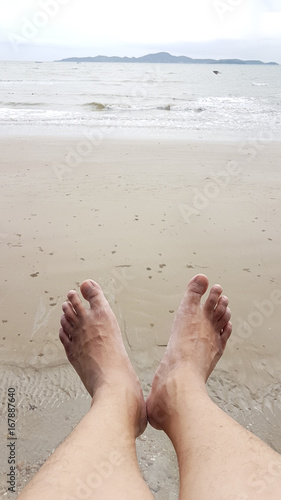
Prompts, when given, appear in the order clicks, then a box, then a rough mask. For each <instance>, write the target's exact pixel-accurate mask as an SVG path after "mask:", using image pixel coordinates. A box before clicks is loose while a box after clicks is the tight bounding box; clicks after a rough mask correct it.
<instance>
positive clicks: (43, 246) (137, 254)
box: [0, 138, 281, 500]
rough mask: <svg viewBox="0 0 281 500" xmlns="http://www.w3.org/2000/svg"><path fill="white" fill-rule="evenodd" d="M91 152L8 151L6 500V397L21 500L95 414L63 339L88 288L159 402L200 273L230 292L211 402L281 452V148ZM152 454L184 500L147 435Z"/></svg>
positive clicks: (151, 461) (145, 147)
mask: <svg viewBox="0 0 281 500" xmlns="http://www.w3.org/2000/svg"><path fill="white" fill-rule="evenodd" d="M81 140H82V139H81V138H77V139H75V138H71V139H68V138H63V139H60V140H58V139H56V138H17V139H14V140H11V139H7V140H5V139H4V138H3V139H1V178H2V179H1V187H0V189H1V198H0V199H1V213H2V218H1V219H2V222H1V224H2V225H1V228H0V245H1V278H2V279H1V318H0V320H1V334H0V347H1V351H0V356H1V368H0V371H1V373H0V375H1V388H0V389H1V400H0V404H1V405H2V406H1V415H2V416H3V417H2V419H1V436H2V439H3V444H4V446H3V450H4V452H3V453H2V457H1V471H2V473H1V484H0V493H1V494H4V493H5V491H6V490H7V483H6V477H7V476H6V474H7V472H8V465H7V458H8V452H7V453H6V452H5V449H6V446H5V445H6V437H7V390H8V387H14V388H15V390H16V401H17V402H16V404H17V417H18V420H17V423H16V432H17V437H18V440H17V470H18V472H19V473H18V478H17V482H18V491H19V490H20V489H21V488H22V487H23V485H24V484H25V483H26V481H27V480H28V479H29V478H30V477H31V476H32V475H33V473H34V472H35V471H36V470H37V469H38V467H39V465H40V464H41V463H42V462H43V461H44V460H45V458H46V457H47V456H48V455H49V453H50V452H51V451H52V450H53V449H54V448H55V447H57V445H58V444H59V443H60V442H61V441H62V440H63V438H64V437H65V436H66V435H67V434H68V433H69V432H70V431H71V429H72V428H73V427H74V426H75V425H76V424H77V422H78V421H79V420H80V419H81V418H82V416H83V415H84V413H85V412H86V411H87V409H88V407H89V403H90V401H89V398H88V397H87V395H86V392H85V390H84V388H83V387H82V386H81V384H80V382H79V379H78V377H77V376H76V374H75V372H74V370H73V369H72V367H71V366H69V364H68V362H67V361H66V358H65V355H64V351H63V348H62V346H61V345H60V342H59V340H58V325H59V319H60V316H61V304H62V302H63V301H64V300H65V296H66V293H67V291H68V290H69V289H70V288H76V289H78V285H79V283H81V282H82V281H83V280H84V279H85V278H88V277H92V278H93V279H95V280H96V281H99V282H100V284H101V285H102V286H103V288H104V291H105V293H106V295H107V297H108V299H109V300H110V303H111V305H112V307H113V309H114V311H115V313H116V315H117V317H118V320H119V322H120V325H121V327H122V329H123V333H124V341H125V343H126V346H127V348H128V351H129V354H130V357H131V359H132V362H133V364H134V366H135V368H136V370H137V371H138V373H139V376H140V378H141V381H142V384H143V389H144V392H145V394H147V393H148V391H149V386H150V383H151V379H152V376H153V373H154V371H155V368H156V366H157V364H158V362H159V359H160V358H161V356H162V353H163V350H164V346H165V344H166V343H167V339H168V336H169V330H170V326H171V322H172V319H173V314H174V311H175V310H176V308H177V306H178V303H179V301H180V299H181V296H182V294H183V292H184V289H185V287H186V283H187V282H188V280H189V279H190V278H191V277H192V276H193V275H194V274H196V273H198V272H203V273H205V274H207V275H208V276H209V278H210V281H211V283H214V282H218V281H219V282H220V283H221V284H222V286H223V288H224V291H225V293H227V294H228V295H229V297H230V301H231V307H232V313H233V325H234V333H233V336H232V339H231V340H230V342H229V345H228V348H227V351H226V353H225V355H224V358H223V359H222V360H221V361H220V363H219V365H218V367H217V368H216V370H215V372H214V374H213V375H212V377H211V379H210V382H209V390H210V394H211V396H212V398H213V399H214V400H215V401H216V402H217V403H218V404H219V405H220V406H221V407H222V408H223V409H225V410H226V411H227V412H229V413H230V414H231V415H232V416H233V417H234V418H235V419H236V420H238V421H239V422H240V423H242V424H243V425H245V426H246V427H247V428H248V429H250V430H252V431H253V432H254V433H256V434H257V435H259V436H260V437H261V438H262V439H264V440H265V441H266V442H267V443H269V444H270V445H271V446H273V447H274V448H275V449H276V450H277V451H279V452H281V420H280V416H281V397H280V391H279V385H280V380H281V369H280V347H281V336H280V333H281V332H280V318H281V274H280V273H281V266H280V248H281V231H280V226H281V222H280V221H281V218H280V187H281V177H280V158H281V144H280V143H271V142H268V143H261V142H259V143H254V144H250V143H249V144H238V143H221V144H220V143H203V142H193V143H188V142H184V141H179V142H175V141H170V142H169V141H165V142H164V141H161V140H159V141H154V142H153V141H145V142H144V141H142V140H135V141H132V140H130V141H124V140H123V141H121V140H115V141H113V140H111V141H109V140H107V141H106V140H104V141H102V142H101V143H100V144H96V145H91V146H89V144H88V143H85V140H84V145H83V144H82V143H81ZM87 148H88V149H87ZM73 154H75V157H74V156H73ZM70 155H71V156H70ZM138 454H139V459H140V465H141V470H142V472H143V474H144V477H145V479H146V480H147V482H148V484H149V486H150V487H151V489H152V491H153V493H154V494H155V498H157V499H161V500H172V499H175V498H177V488H178V484H177V483H178V480H177V465H176V459H175V454H174V452H173V449H172V447H171V445H170V443H169V441H168V440H167V439H166V437H165V436H164V434H163V433H160V432H157V431H154V430H153V429H151V428H148V429H147V430H146V432H145V434H144V436H142V437H141V438H140V439H139V440H138ZM6 455H7V456H6ZM8 497H9V495H7V498H8ZM5 498H6V497H5Z"/></svg>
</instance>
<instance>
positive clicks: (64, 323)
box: [60, 315, 74, 335]
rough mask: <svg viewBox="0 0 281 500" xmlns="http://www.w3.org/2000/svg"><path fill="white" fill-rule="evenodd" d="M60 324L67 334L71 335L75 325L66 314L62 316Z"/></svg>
mask: <svg viewBox="0 0 281 500" xmlns="http://www.w3.org/2000/svg"><path fill="white" fill-rule="evenodd" d="M60 324H61V326H62V328H63V329H64V331H65V332H66V333H67V335H71V334H72V333H73V330H74V329H73V326H72V324H71V323H70V322H69V321H68V319H67V318H66V316H65V315H63V316H62V317H61V320H60Z"/></svg>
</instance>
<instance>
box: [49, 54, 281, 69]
mask: <svg viewBox="0 0 281 500" xmlns="http://www.w3.org/2000/svg"><path fill="white" fill-rule="evenodd" d="M55 62H77V63H80V62H93V63H106V62H107V63H164V64H264V65H271V66H272V65H276V66H278V63H276V62H269V63H264V62H262V61H255V60H253V61H251V60H250V61H243V60H241V59H219V60H216V59H192V58H191V57H186V56H172V55H171V54H169V53H168V52H158V53H157V54H148V55H146V56H142V57H117V56H113V57H108V56H96V57H68V58H67V59H61V60H60V61H55Z"/></svg>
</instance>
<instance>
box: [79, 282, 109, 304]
mask: <svg viewBox="0 0 281 500" xmlns="http://www.w3.org/2000/svg"><path fill="white" fill-rule="evenodd" d="M80 290H81V293H82V295H83V297H84V299H86V300H87V301H88V302H89V303H90V306H91V307H94V305H95V304H96V303H97V300H98V299H101V298H102V297H103V292H102V289H101V287H100V285H99V284H98V283H96V282H95V281H93V280H85V281H83V283H82V284H81V286H80Z"/></svg>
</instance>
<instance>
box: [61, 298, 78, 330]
mask: <svg viewBox="0 0 281 500" xmlns="http://www.w3.org/2000/svg"><path fill="white" fill-rule="evenodd" d="M62 310H63V312H64V314H65V317H66V319H67V320H68V321H69V322H70V323H71V324H72V325H75V324H76V323H77V320H78V318H77V314H76V312H75V311H74V310H73V307H72V305H71V304H70V303H69V302H64V303H63V305H62Z"/></svg>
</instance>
